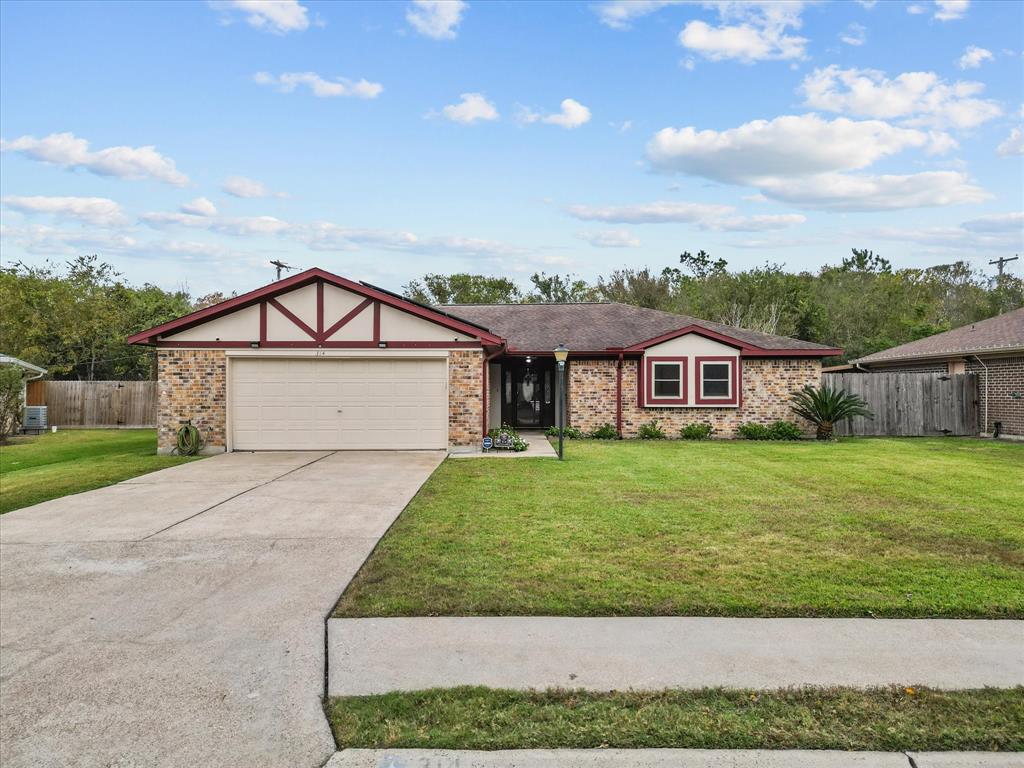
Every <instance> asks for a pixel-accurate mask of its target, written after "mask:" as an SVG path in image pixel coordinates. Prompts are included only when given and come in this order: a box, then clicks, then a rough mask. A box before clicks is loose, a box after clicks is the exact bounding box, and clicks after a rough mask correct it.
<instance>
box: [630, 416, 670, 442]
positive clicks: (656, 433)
mask: <svg viewBox="0 0 1024 768" xmlns="http://www.w3.org/2000/svg"><path fill="white" fill-rule="evenodd" d="M636 436H637V437H639V438H640V439H641V440H664V439H665V432H664V431H663V430H662V429H661V427H659V426H658V420H657V419H651V421H649V422H647V423H646V424H641V425H640V428H639V429H638V430H637V431H636Z"/></svg>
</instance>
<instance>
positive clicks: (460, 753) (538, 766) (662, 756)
mask: <svg viewBox="0 0 1024 768" xmlns="http://www.w3.org/2000/svg"><path fill="white" fill-rule="evenodd" d="M622 766H625V767H626V768H1022V767H1024V754H1021V753H1012V752H910V753H906V754H905V753H903V752H835V751H828V750H796V749H788V750H764V749H514V750H504V751H496V752H483V751H471V750H452V749H387V750H385V749H346V750H343V751H342V752H338V753H337V754H335V755H334V757H332V758H331V759H330V760H329V761H328V762H327V765H326V766H325V768H621V767H622Z"/></svg>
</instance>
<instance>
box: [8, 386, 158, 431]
mask: <svg viewBox="0 0 1024 768" xmlns="http://www.w3.org/2000/svg"><path fill="white" fill-rule="evenodd" d="M156 400H157V395H156V382H155V381H38V382H31V383H30V385H29V390H28V393H27V396H26V403H27V404H28V405H45V406H46V414H47V419H48V421H49V423H50V424H51V425H54V426H57V427H152V426H155V425H156Z"/></svg>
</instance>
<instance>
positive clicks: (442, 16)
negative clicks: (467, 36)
mask: <svg viewBox="0 0 1024 768" xmlns="http://www.w3.org/2000/svg"><path fill="white" fill-rule="evenodd" d="M468 7H469V6H468V5H467V4H466V3H464V2H462V0H413V2H412V3H411V4H410V5H409V8H408V10H407V11H406V12H405V20H406V21H408V22H409V23H410V24H411V25H412V26H413V28H414V29H415V30H416V31H417V32H419V33H420V34H421V35H423V36H424V37H430V38H433V39H434V40H453V39H454V38H455V37H456V35H457V32H456V27H458V26H459V22H461V21H462V14H463V13H465V12H466V8H468Z"/></svg>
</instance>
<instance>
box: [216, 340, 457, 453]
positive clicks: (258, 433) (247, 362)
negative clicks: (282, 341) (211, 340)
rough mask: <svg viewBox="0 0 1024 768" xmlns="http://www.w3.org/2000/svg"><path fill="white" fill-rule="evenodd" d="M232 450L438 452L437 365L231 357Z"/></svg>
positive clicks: (442, 405)
mask: <svg viewBox="0 0 1024 768" xmlns="http://www.w3.org/2000/svg"><path fill="white" fill-rule="evenodd" d="M228 380H229V387H228V390H229V391H228V413H229V421H230V430H231V449H232V450H236V451H258V450H318V449H319V450H338V449H350V450H351V449H374V448H379V449H393V450H397V449H402V450H407V449H444V448H447V446H448V368H447V360H446V359H445V358H443V357H433V358H397V357H396V358H368V357H367V358H338V357H299V358H289V357H272V356H253V357H233V358H231V362H230V368H229V372H228Z"/></svg>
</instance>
